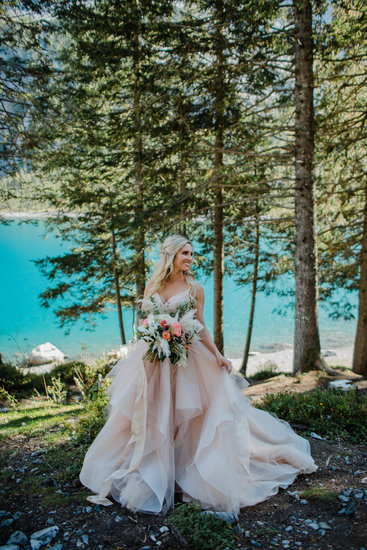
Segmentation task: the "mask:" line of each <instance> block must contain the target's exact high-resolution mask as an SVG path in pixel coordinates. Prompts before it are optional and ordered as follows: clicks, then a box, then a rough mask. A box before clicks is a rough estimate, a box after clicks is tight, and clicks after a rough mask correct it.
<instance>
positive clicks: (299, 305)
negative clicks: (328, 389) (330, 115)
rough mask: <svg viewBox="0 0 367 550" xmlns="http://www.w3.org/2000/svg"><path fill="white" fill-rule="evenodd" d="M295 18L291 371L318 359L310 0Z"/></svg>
mask: <svg viewBox="0 0 367 550" xmlns="http://www.w3.org/2000/svg"><path fill="white" fill-rule="evenodd" d="M293 12H294V19H295V107H296V120H295V172H296V188H295V218H296V236H295V246H296V248H295V334H294V363H293V372H294V373H297V372H298V371H306V370H310V369H312V368H317V363H318V362H319V361H320V360H322V359H321V358H320V336H319V326H318V281H317V244H316V199H315V190H316V189H315V179H314V173H313V171H314V166H313V165H314V109H313V88H314V84H313V39H312V6H311V0H302V2H299V1H298V0H293Z"/></svg>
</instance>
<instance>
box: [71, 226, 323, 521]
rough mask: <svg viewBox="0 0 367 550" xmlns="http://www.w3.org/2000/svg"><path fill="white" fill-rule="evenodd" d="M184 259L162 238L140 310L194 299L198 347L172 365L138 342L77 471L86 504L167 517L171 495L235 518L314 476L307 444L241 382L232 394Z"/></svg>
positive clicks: (119, 369)
mask: <svg viewBox="0 0 367 550" xmlns="http://www.w3.org/2000/svg"><path fill="white" fill-rule="evenodd" d="M192 261H193V247H192V244H191V242H190V241H189V240H188V239H186V238H185V237H182V236H180V235H172V236H170V237H167V238H166V240H165V241H164V242H163V245H162V247H161V250H160V259H159V261H158V263H157V264H156V266H155V270H154V273H153V276H152V278H151V279H150V280H149V281H148V283H147V286H146V289H145V294H144V298H145V299H144V300H143V308H144V305H146V304H149V303H150V304H154V307H155V308H158V309H159V310H160V311H161V312H171V313H172V314H174V313H175V312H177V311H178V309H179V308H180V307H181V306H183V305H184V306H186V305H187V304H190V303H191V302H190V301H192V303H193V304H194V307H195V309H196V318H197V319H198V321H200V323H201V324H202V330H201V332H200V340H199V341H193V342H192V343H191V344H190V345H189V346H188V352H187V364H186V365H185V366H178V367H177V366H173V365H172V363H171V361H170V359H169V358H165V359H163V360H161V361H158V360H157V359H155V360H154V359H152V360H148V359H146V358H145V356H146V354H147V351H148V349H149V344H148V343H147V342H146V341H145V340H144V339H143V338H142V339H140V340H139V341H138V343H137V344H136V346H135V347H134V349H133V350H132V351H131V352H130V354H129V355H128V357H127V358H124V359H121V360H120V361H119V362H118V363H117V364H116V366H115V367H114V369H113V370H112V372H111V376H113V382H112V384H111V386H110V388H109V390H108V391H109V394H110V412H109V416H108V419H107V422H106V424H105V425H104V427H103V428H102V430H101V431H100V433H99V434H98V436H97V437H96V439H95V440H94V442H93V443H92V445H91V447H90V448H89V450H88V452H87V454H86V456H85V459H84V464H83V468H82V470H81V473H80V480H81V482H82V483H83V485H85V486H86V487H88V488H89V489H90V490H91V491H93V492H94V493H96V495H93V496H90V497H88V500H89V501H91V502H93V503H98V504H103V505H109V504H112V502H111V501H110V500H109V499H108V498H107V497H108V496H111V497H113V498H114V499H115V500H117V501H118V502H119V503H121V505H123V506H125V507H127V508H129V509H130V510H132V511H140V512H148V513H156V514H158V513H163V514H165V513H166V512H167V511H168V510H170V509H171V508H172V507H173V504H174V493H175V491H177V492H181V493H182V499H183V500H184V501H193V502H196V503H199V504H200V505H201V507H202V508H204V509H211V510H215V511H218V512H231V513H235V514H237V513H238V512H239V510H240V508H241V507H244V506H251V505H253V504H256V503H258V502H261V501H263V500H265V499H267V498H268V497H270V496H271V495H274V494H275V493H276V492H277V491H278V489H279V488H280V487H282V488H285V487H287V486H288V485H290V484H291V483H292V482H293V481H294V479H295V478H296V476H297V475H298V474H299V473H311V472H314V471H315V470H316V469H317V466H316V465H315V463H314V461H313V459H312V457H311V454H310V448H309V443H308V441H307V440H306V439H304V438H302V437H300V436H298V435H297V434H296V433H295V432H294V431H293V430H292V429H291V427H290V426H289V424H287V423H286V422H284V421H282V420H279V419H277V418H275V417H274V416H272V415H270V414H269V413H266V412H264V411H262V410H260V409H257V408H255V407H253V406H252V405H251V403H250V401H249V399H248V398H247V397H245V396H244V395H243V391H244V389H245V388H246V387H247V385H248V384H247V382H245V380H243V381H242V388H241V389H240V388H239V384H238V379H239V378H240V377H239V376H238V375H237V376H235V375H233V374H231V370H232V367H231V363H230V361H229V360H228V359H226V358H225V357H223V355H222V354H221V353H220V352H219V351H218V349H217V348H216V346H215V344H214V342H213V340H212V338H211V337H210V334H209V332H208V330H207V329H206V328H205V323H204V318H203V307H204V291H203V288H202V286H201V285H199V284H198V283H197V282H196V280H195V275H194V272H193V271H192V270H191V264H192ZM233 315H235V312H233Z"/></svg>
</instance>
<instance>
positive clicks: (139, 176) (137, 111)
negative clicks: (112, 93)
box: [133, 0, 145, 298]
mask: <svg viewBox="0 0 367 550" xmlns="http://www.w3.org/2000/svg"><path fill="white" fill-rule="evenodd" d="M133 6H134V10H135V17H136V25H135V29H134V55H133V58H134V67H133V71H134V116H135V191H136V196H137V218H138V219H139V216H140V215H141V214H142V212H143V208H144V198H143V164H142V152H143V139H142V128H141V110H142V105H141V77H140V57H141V47H140V29H141V21H140V13H139V9H138V3H137V0H133ZM136 233H137V236H136V239H135V253H136V256H137V262H136V296H137V298H142V297H143V294H144V288H145V237H144V234H143V233H142V232H140V231H139V228H138V227H137V228H136Z"/></svg>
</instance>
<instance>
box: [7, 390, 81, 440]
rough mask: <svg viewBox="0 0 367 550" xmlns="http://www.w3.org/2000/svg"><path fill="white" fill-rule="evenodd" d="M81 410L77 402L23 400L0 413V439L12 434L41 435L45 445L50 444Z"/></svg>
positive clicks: (30, 436)
mask: <svg viewBox="0 0 367 550" xmlns="http://www.w3.org/2000/svg"><path fill="white" fill-rule="evenodd" d="M82 410H83V407H82V405H80V404H79V403H73V404H65V405H64V404H61V405H59V404H56V403H54V402H53V401H50V400H47V399H37V400H34V401H27V402H26V403H24V402H23V403H21V404H19V405H17V406H15V407H13V408H11V409H10V410H9V411H8V412H7V413H0V440H4V439H7V438H9V437H12V436H14V435H26V436H27V437H29V438H33V437H39V436H43V443H44V444H45V445H47V444H52V443H54V442H55V441H57V439H58V438H59V437H60V434H61V433H64V432H65V431H66V429H67V424H68V421H70V420H71V419H72V418H75V417H77V416H78V415H79V414H80V413H81V411H82Z"/></svg>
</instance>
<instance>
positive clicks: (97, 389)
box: [74, 358, 109, 401]
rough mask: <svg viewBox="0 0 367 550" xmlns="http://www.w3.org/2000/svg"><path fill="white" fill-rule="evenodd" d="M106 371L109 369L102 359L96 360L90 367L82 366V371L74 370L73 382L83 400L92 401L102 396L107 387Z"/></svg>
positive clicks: (79, 369)
mask: <svg viewBox="0 0 367 550" xmlns="http://www.w3.org/2000/svg"><path fill="white" fill-rule="evenodd" d="M108 371H109V367H108V365H107V363H106V360H105V359H103V358H101V359H97V361H95V362H94V363H93V364H92V365H84V368H83V369H82V368H79V367H76V368H75V369H74V382H75V384H76V386H77V388H78V390H79V391H80V393H81V395H82V398H83V399H85V400H88V401H93V400H95V399H99V397H100V396H103V395H104V393H105V390H106V389H107V387H108V380H107V378H106V375H107V373H108Z"/></svg>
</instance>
